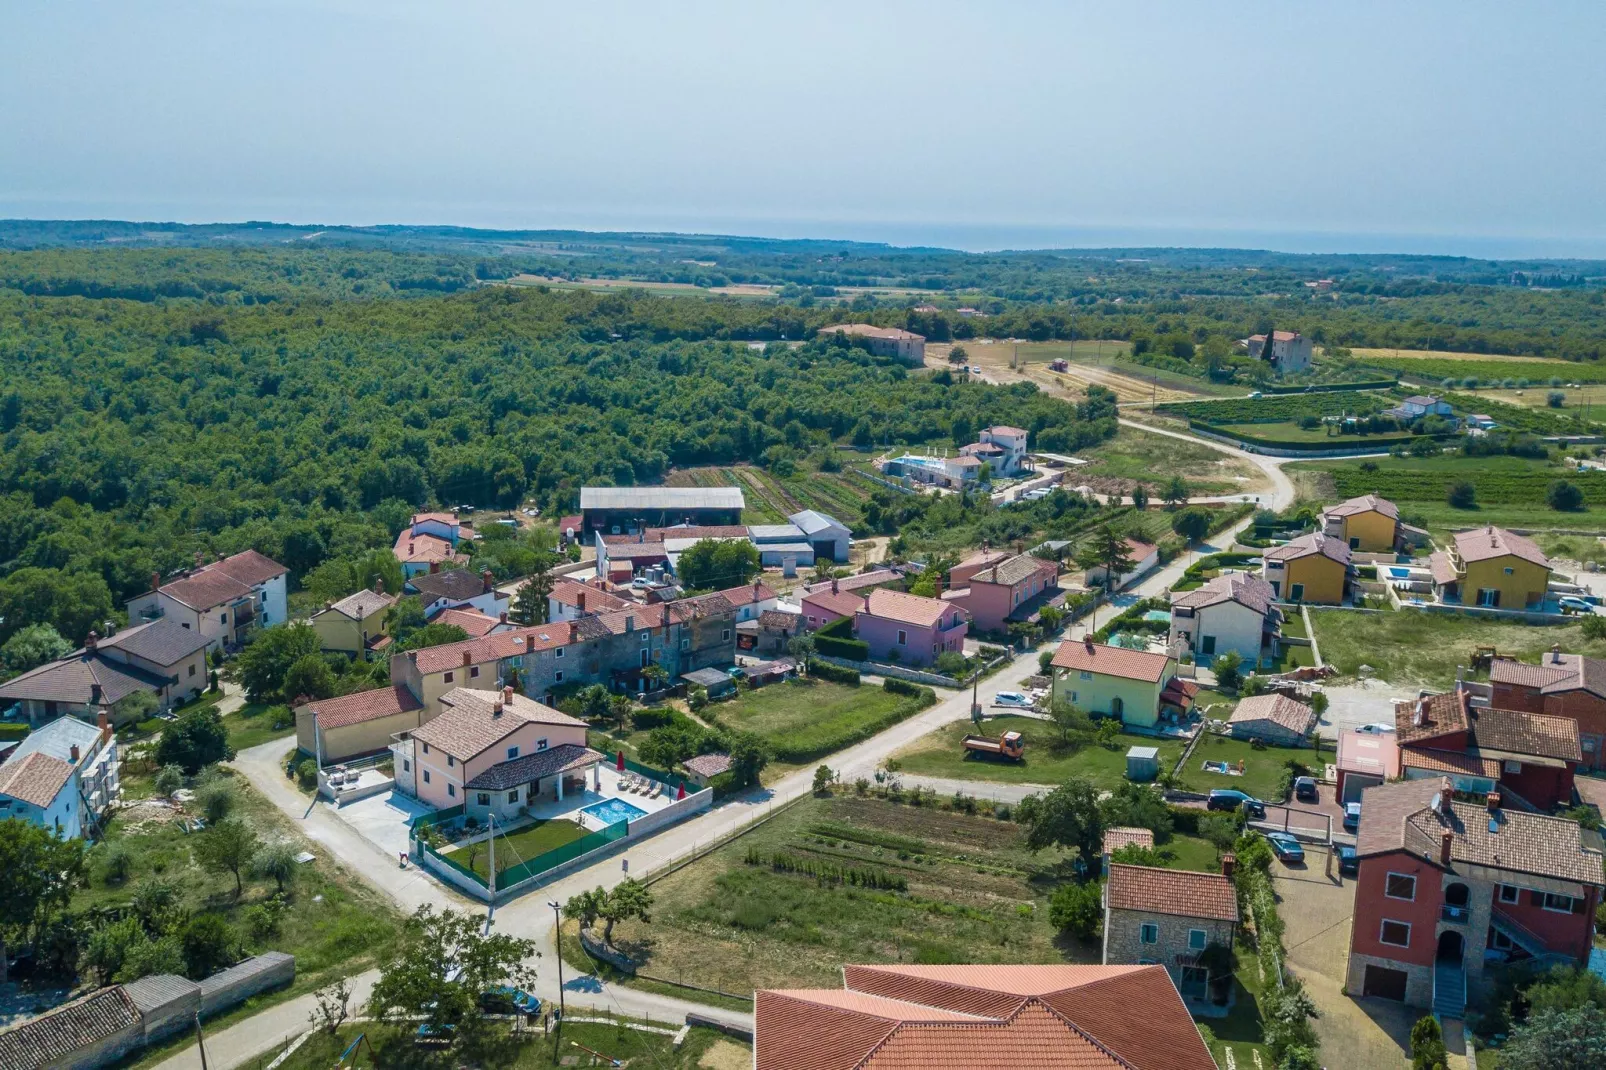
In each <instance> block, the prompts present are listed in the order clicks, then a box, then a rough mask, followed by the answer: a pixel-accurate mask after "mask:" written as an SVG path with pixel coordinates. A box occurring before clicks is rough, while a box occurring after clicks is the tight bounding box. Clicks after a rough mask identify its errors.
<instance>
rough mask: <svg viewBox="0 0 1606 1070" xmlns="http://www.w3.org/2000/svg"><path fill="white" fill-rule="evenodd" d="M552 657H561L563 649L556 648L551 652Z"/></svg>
mask: <svg viewBox="0 0 1606 1070" xmlns="http://www.w3.org/2000/svg"><path fill="white" fill-rule="evenodd" d="M552 656H553V657H555V658H561V657H563V648H562V647H561V646H560V647H558V648H557V649H556V650H554V651H553V652H552Z"/></svg>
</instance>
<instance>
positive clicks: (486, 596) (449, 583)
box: [407, 568, 508, 619]
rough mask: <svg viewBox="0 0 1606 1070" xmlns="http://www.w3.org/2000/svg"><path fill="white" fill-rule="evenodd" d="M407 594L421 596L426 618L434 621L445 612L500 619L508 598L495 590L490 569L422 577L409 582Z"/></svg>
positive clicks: (424, 574)
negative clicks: (468, 611) (459, 611)
mask: <svg viewBox="0 0 1606 1070" xmlns="http://www.w3.org/2000/svg"><path fill="white" fill-rule="evenodd" d="M407 593H408V594H416V595H417V596H418V600H419V601H420V602H422V603H423V605H424V616H426V617H434V616H435V614H437V613H439V612H440V611H441V610H443V609H477V610H479V611H480V612H481V613H484V614H485V615H486V616H487V617H491V618H492V619H497V618H500V617H501V615H502V614H503V613H505V612H506V611H507V607H508V596H507V595H505V594H503V593H502V592H501V591H498V590H497V589H496V584H495V583H493V582H492V581H491V570H490V569H484V570H483V571H481V572H479V573H474V572H470V571H469V570H468V569H466V568H455V569H450V570H448V571H446V572H439V571H430V572H424V573H420V574H419V575H417V576H413V577H412V578H410V579H409V580H408V581H407Z"/></svg>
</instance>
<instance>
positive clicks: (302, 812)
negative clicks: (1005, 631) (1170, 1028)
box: [158, 420, 1293, 1070]
mask: <svg viewBox="0 0 1606 1070" xmlns="http://www.w3.org/2000/svg"><path fill="white" fill-rule="evenodd" d="M1121 422H1122V423H1123V424H1126V423H1127V421H1125V420H1123V421H1121ZM1131 426H1133V427H1136V428H1137V429H1139V430H1143V431H1148V432H1151V433H1154V434H1165V435H1169V436H1171V437H1174V438H1180V439H1184V440H1188V441H1192V442H1198V443H1202V444H1204V445H1207V446H1210V447H1211V448H1213V449H1218V450H1220V451H1221V452H1224V453H1238V454H1241V456H1242V457H1243V458H1244V459H1246V460H1248V461H1250V462H1251V463H1253V464H1256V465H1258V466H1260V467H1261V468H1262V469H1263V470H1265V471H1266V472H1267V475H1268V477H1269V478H1271V480H1272V483H1273V485H1274V487H1275V488H1277V489H1276V491H1275V492H1274V496H1273V500H1274V502H1277V503H1279V504H1276V505H1274V508H1282V506H1283V505H1286V504H1288V503H1290V502H1292V501H1293V485H1292V484H1291V483H1290V482H1289V481H1288V479H1287V477H1285V476H1284V475H1283V474H1282V472H1281V470H1280V469H1279V468H1278V467H1277V461H1276V459H1274V458H1266V457H1256V456H1253V455H1251V454H1247V453H1242V451H1235V450H1232V449H1230V448H1228V447H1224V446H1221V445H1219V444H1217V443H1212V442H1208V441H1206V440H1204V439H1199V438H1194V437H1193V436H1191V435H1184V434H1181V433H1179V432H1172V431H1161V430H1157V429H1155V428H1151V427H1147V426H1145V425H1143V424H1132V425H1131ZM1248 523H1249V518H1245V519H1244V520H1243V521H1241V522H1240V523H1239V524H1237V525H1235V526H1234V527H1233V528H1231V529H1229V530H1228V531H1225V532H1222V533H1221V535H1219V536H1218V537H1217V538H1216V540H1215V542H1216V543H1219V544H1220V545H1222V546H1231V545H1232V542H1233V539H1234V538H1235V537H1236V536H1237V533H1238V532H1239V531H1240V530H1242V529H1243V527H1245V526H1246V525H1247V524H1248ZM1213 549H1214V547H1212V546H1210V545H1205V546H1201V547H1200V548H1199V550H1200V552H1201V553H1210V552H1213ZM1192 559H1193V558H1192V555H1183V556H1182V557H1179V558H1178V559H1177V560H1175V561H1173V562H1171V563H1170V564H1169V565H1166V566H1165V567H1164V568H1160V569H1157V570H1155V571H1154V572H1151V573H1149V574H1148V575H1147V576H1146V577H1144V578H1143V579H1142V580H1140V581H1139V582H1138V583H1136V584H1135V585H1133V586H1132V587H1131V588H1129V589H1127V590H1126V591H1123V592H1121V593H1120V594H1118V595H1117V596H1116V597H1115V598H1114V599H1113V604H1114V605H1115V606H1117V607H1119V606H1122V605H1130V604H1131V603H1132V602H1134V601H1136V600H1138V599H1141V598H1146V597H1150V596H1152V595H1158V594H1161V593H1162V592H1164V590H1165V589H1166V588H1167V587H1169V586H1170V585H1171V584H1172V583H1174V582H1176V581H1177V579H1178V578H1180V577H1181V575H1182V572H1183V570H1184V569H1186V568H1187V566H1188V564H1189V562H1190V561H1191V560H1192ZM1098 616H1099V613H1095V614H1094V615H1093V616H1092V617H1091V618H1090V619H1089V621H1088V622H1087V624H1086V627H1087V628H1088V629H1092V628H1095V627H1096V626H1097V619H1098ZM1037 671H1038V669H1037V651H1036V650H1030V651H1027V652H1026V653H1023V654H1020V655H1019V656H1017V657H1016V658H1015V659H1014V660H1013V661H1012V662H1010V664H1009V665H1007V666H1005V667H1004V668H1003V669H1002V670H1001V671H999V672H997V673H995V674H993V676H991V677H989V678H988V679H987V680H984V681H982V683H981V684H980V687H979V699H980V701H981V703H982V704H983V706H990V705H992V701H993V698H994V697H995V696H996V695H997V694H998V692H999V691H1013V690H1019V688H1020V686H1021V683H1022V682H1023V681H1024V680H1025V679H1026V678H1027V677H1028V676H1033V675H1035V674H1036V673H1037ZM970 701H971V695H970V692H968V691H955V692H952V693H949V694H948V695H946V697H944V698H943V699H942V700H941V701H939V702H938V703H937V704H936V705H935V706H933V707H931V708H930V709H928V710H926V711H924V712H923V713H921V714H919V715H917V716H915V717H912V718H910V719H909V720H907V721H904V722H902V723H900V724H897V725H894V726H893V727H892V728H889V729H888V730H887V731H885V732H882V733H881V734H880V735H877V736H875V737H873V738H871V739H868V740H866V741H864V742H863V743H860V744H858V745H857V746H854V747H850V748H848V749H847V750H845V751H841V752H839V753H838V754H836V755H833V756H832V757H831V758H830V759H829V764H830V765H831V767H832V768H833V769H835V770H837V772H838V773H839V774H840V775H841V776H842V778H843V779H844V780H848V781H852V780H853V779H855V778H857V777H859V776H871V775H872V774H873V773H874V771H875V769H876V768H877V767H878V766H880V765H881V764H882V763H883V762H885V761H886V759H887V758H888V757H889V756H891V755H892V754H893V753H894V752H896V751H897V750H899V749H901V748H903V747H905V746H907V745H908V744H910V743H913V742H914V741H915V740H917V739H919V738H921V737H922V736H924V735H926V734H927V733H930V732H933V731H935V730H937V729H939V728H941V727H943V726H944V725H947V724H951V723H952V722H954V721H959V720H964V719H966V718H968V717H969V716H970ZM286 746H287V743H286V741H285V740H282V739H281V740H275V741H273V742H271V743H266V744H263V745H262V746H260V747H254V748H252V749H250V750H247V751H243V752H241V754H240V755H239V756H238V757H237V758H236V759H235V761H234V763H233V764H234V767H235V768H236V769H237V770H238V771H239V772H240V773H241V774H242V775H243V776H245V777H246V779H248V780H249V781H250V782H251V783H252V785H253V786H255V787H256V788H257V789H258V790H260V791H261V792H262V793H263V794H264V795H265V796H267V798H268V799H270V800H271V801H272V802H273V803H274V804H275V805H276V806H278V807H279V808H280V809H281V810H282V811H284V813H286V814H287V815H289V816H290V817H292V818H293V819H295V820H296V821H297V822H298V823H300V825H301V828H302V831H303V832H304V833H305V834H306V835H307V836H308V837H309V838H310V839H312V840H313V841H314V842H315V843H317V844H319V845H321V846H322V847H323V848H324V849H326V850H328V851H329V853H330V854H331V856H333V857H335V858H338V859H340V860H341V861H342V862H343V863H344V864H345V865H346V866H348V867H349V868H350V869H351V870H352V871H353V872H355V873H356V874H357V875H358V876H360V877H361V878H362V879H364V880H366V881H368V882H369V883H370V884H372V885H373V886H374V887H376V888H378V889H379V890H380V891H382V892H384V893H385V894H387V895H389V896H390V897H391V898H392V899H393V900H394V901H395V902H396V904H397V906H398V907H399V908H400V909H401V910H403V911H405V912H407V913H411V912H412V911H414V910H416V909H417V908H418V907H419V906H421V905H423V904H425V903H430V904H433V905H435V906H450V907H454V908H457V909H460V910H473V911H478V910H482V909H484V907H483V904H480V903H476V902H473V901H470V900H468V899H466V898H464V897H463V896H461V895H459V894H458V893H456V892H454V891H451V890H449V889H448V888H446V887H445V886H444V885H442V884H440V883H438V882H436V881H435V880H434V879H432V878H430V877H428V876H426V875H424V874H423V873H421V872H420V871H419V870H417V869H416V868H415V869H408V870H403V869H401V868H399V866H398V863H397V859H396V858H394V857H392V856H390V855H388V854H386V853H384V852H382V851H380V849H379V848H378V847H376V846H374V844H372V843H371V842H370V841H369V840H367V839H366V838H364V837H363V836H362V835H360V834H359V833H358V832H357V831H356V830H355V829H353V828H351V826H349V825H347V824H346V823H345V822H344V821H342V820H341V819H340V818H339V817H338V816H336V813H335V811H334V809H333V808H332V807H330V806H328V805H327V804H322V803H320V804H318V805H309V803H308V801H307V797H306V796H304V795H302V794H301V793H300V792H299V791H298V790H296V788H295V786H294V785H293V784H292V783H291V781H290V780H289V779H288V778H287V777H286V776H285V775H284V770H283V768H282V766H281V765H280V761H281V759H282V758H283V756H284V752H285V749H286ZM813 779H814V771H813V769H810V768H804V769H799V770H797V771H796V772H794V773H791V774H789V775H788V776H785V777H783V778H781V779H780V780H778V781H776V782H774V783H772V784H769V785H767V786H765V788H764V789H762V790H761V791H757V792H751V793H749V794H747V795H745V796H743V797H741V798H737V799H731V800H728V801H727V802H725V803H723V804H722V805H720V806H719V807H718V808H717V809H714V810H711V811H708V812H707V813H704V814H702V815H700V816H698V817H696V818H692V819H690V820H687V821H684V822H681V823H680V824H678V825H675V826H672V827H670V828H667V829H665V830H664V831H662V832H660V833H657V834H656V835H653V836H650V837H648V838H646V839H644V840H641V841H639V842H635V843H631V844H629V845H627V846H626V847H625V848H624V849H623V850H621V851H620V852H619V853H617V854H615V855H613V856H610V857H607V858H604V859H602V860H601V861H599V862H597V863H596V864H594V865H592V866H589V867H587V868H586V869H584V870H581V871H580V872H578V873H574V874H571V875H569V876H567V877H563V878H561V879H559V880H557V881H555V882H553V883H552V884H550V885H546V886H544V887H541V888H539V889H537V890H535V891H532V892H530V893H528V894H526V895H524V896H521V897H520V898H518V899H515V900H513V901H512V902H510V903H507V904H505V905H503V906H500V907H498V908H497V909H496V911H495V913H494V925H495V926H496V927H497V928H498V929H499V930H501V931H503V932H507V933H511V934H513V935H516V936H520V937H524V938H526V939H530V940H533V941H535V943H536V945H537V947H538V949H539V951H538V954H539V956H540V961H539V963H538V968H539V977H538V981H537V983H536V986H535V994H536V995H538V996H540V997H541V998H543V999H548V1000H553V1001H556V1000H557V999H558V996H559V991H558V984H557V969H556V963H555V961H554V959H555V956H556V943H555V934H556V929H555V927H554V923H553V912H552V909H551V907H550V906H549V905H548V904H549V903H551V902H560V903H561V902H564V901H566V900H567V899H569V898H570V897H571V896H573V895H575V894H576V893H578V892H580V891H583V890H585V889H587V888H591V887H596V886H598V885H601V886H603V887H612V886H613V885H615V884H617V883H619V881H621V880H623V879H624V878H625V877H626V876H627V875H634V876H641V875H643V874H646V873H651V872H652V871H654V870H656V869H660V868H662V867H664V866H667V865H671V864H673V863H675V862H676V861H678V860H682V859H685V858H687V857H689V856H692V855H693V854H695V853H696V852H697V851H698V850H700V849H701V848H703V847H705V846H706V845H708V844H709V843H711V842H713V841H715V840H717V839H720V838H722V837H724V836H727V835H729V834H731V833H733V832H736V831H738V830H740V829H741V828H743V827H744V826H746V825H747V824H749V823H750V822H752V821H754V820H757V819H760V818H762V817H763V816H765V815H766V814H768V813H769V812H771V811H772V810H773V809H774V808H775V807H776V806H779V805H781V804H783V803H786V802H789V801H791V800H793V799H796V798H799V797H801V796H803V795H806V794H808V793H809V792H810V791H811V790H812V788H813ZM951 783H953V784H955V785H957V784H965V785H966V789H965V790H966V793H967V794H976V793H977V792H980V791H985V790H989V789H990V790H996V791H998V792H999V793H1000V796H1001V797H1002V793H1004V792H1010V793H1013V792H1014V791H1015V790H1016V788H1019V789H1020V790H1021V795H1022V796H1024V795H1026V794H1030V792H1031V791H1033V790H1038V789H1037V788H1035V787H1031V786H1027V785H1017V786H1008V785H997V786H996V787H994V786H992V785H982V784H975V785H972V784H970V782H963V781H954V782H951ZM952 790H953V788H952V787H950V788H949V789H948V791H949V792H950V793H951V792H952ZM374 977H375V973H374V971H369V972H367V973H364V974H362V975H359V976H358V977H357V978H356V980H355V986H356V987H357V988H358V990H359V991H361V992H363V993H364V994H366V991H367V988H368V986H371V985H372V983H373V979H374ZM565 982H566V983H565V984H564V986H563V988H564V991H563V996H564V999H565V1000H566V1002H567V1003H568V1004H569V1005H570V1006H586V1007H598V1008H605V1009H608V1010H612V1011H615V1012H622V1013H625V1014H631V1015H641V1016H651V1017H653V1018H656V1019H659V1020H670V1019H675V1020H680V1019H683V1018H684V1017H685V1015H686V1014H687V1012H691V1011H695V1012H697V1013H699V1014H703V1015H706V1016H709V1017H715V1018H721V1019H725V1020H729V1021H731V1022H737V1023H742V1024H745V1025H749V1026H750V1025H751V1015H748V1014H742V1013H738V1012H734V1011H723V1010H719V1009H715V1008H710V1007H708V1006H706V1005H703V1004H698V1003H692V1002H690V1001H687V1000H679V999H672V998H670V997H667V996H659V995H655V994H653V993H648V992H641V991H638V990H636V989H632V988H628V987H625V986H622V985H612V984H606V983H604V982H602V981H601V980H599V979H598V978H596V977H590V976H583V977H578V978H577V977H574V976H572V975H569V976H566V978H565ZM312 1006H313V1001H312V998H311V997H310V996H306V997H301V998H299V999H296V1000H291V1001H288V1002H286V1003H284V1004H281V1005H279V1006H278V1007H274V1008H271V1009H269V1010H267V1011H264V1012H263V1013H261V1014H258V1015H255V1016H253V1017H251V1018H249V1019H246V1020H245V1021H242V1022H239V1023H237V1024H235V1025H233V1026H231V1027H229V1028H227V1029H224V1030H220V1031H219V1032H218V1033H217V1034H215V1035H212V1036H210V1037H209V1038H208V1041H207V1053H208V1057H209V1058H208V1065H209V1067H211V1068H214V1070H231V1068H233V1067H237V1066H240V1065H242V1064H243V1063H245V1062H247V1061H249V1060H250V1059H252V1058H254V1057H255V1056H257V1055H258V1054H260V1053H261V1052H263V1051H266V1050H267V1049H268V1048H270V1047H272V1046H274V1045H276V1044H278V1043H279V1042H280V1041H281V1040H282V1039H283V1038H284V1036H285V1035H286V1033H292V1034H293V1033H295V1032H297V1031H298V1030H299V1029H300V1027H301V1023H304V1022H306V1020H307V1015H308V1014H309V1013H310V1011H311V1010H312ZM158 1065H159V1070H199V1067H200V1065H201V1064H200V1057H199V1053H198V1051H197V1049H195V1048H194V1047H191V1048H189V1049H187V1050H186V1051H184V1052H181V1053H179V1054H177V1055H175V1056H173V1057H172V1058H169V1059H167V1060H165V1061H164V1062H162V1063H160V1064H158Z"/></svg>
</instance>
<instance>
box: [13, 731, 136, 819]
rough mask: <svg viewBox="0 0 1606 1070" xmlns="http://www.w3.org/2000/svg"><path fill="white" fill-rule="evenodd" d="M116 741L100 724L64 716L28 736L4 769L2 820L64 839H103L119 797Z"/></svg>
mask: <svg viewBox="0 0 1606 1070" xmlns="http://www.w3.org/2000/svg"><path fill="white" fill-rule="evenodd" d="M121 790H122V788H121V783H120V781H119V767H118V755H117V739H116V737H115V736H113V735H112V728H111V722H110V721H109V720H107V718H106V716H105V715H104V714H102V715H101V717H100V723H99V724H98V725H93V726H91V725H87V724H85V723H84V722H82V721H80V720H78V719H76V718H73V717H62V718H60V719H58V720H55V721H52V722H51V723H50V724H47V725H45V726H44V727H43V728H40V729H38V730H37V731H35V732H32V733H30V734H29V735H28V736H27V737H26V738H25V739H23V741H22V742H21V743H19V744H17V746H16V748H15V749H14V750H12V752H11V754H10V755H9V756H7V758H6V760H5V763H4V764H3V765H0V819H6V818H16V819H18V820H21V821H28V822H31V823H32V824H35V825H38V826H39V827H41V828H43V829H47V830H49V831H51V832H54V833H55V834H56V835H57V836H59V837H61V838H62V839H64V840H75V839H79V838H80V837H82V838H89V839H92V838H94V837H96V836H97V835H99V832H100V828H101V822H102V820H103V819H104V818H105V816H106V813H107V811H108V810H109V809H110V808H111V807H112V806H113V805H115V804H116V803H117V802H118V796H119V794H120V792H121Z"/></svg>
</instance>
